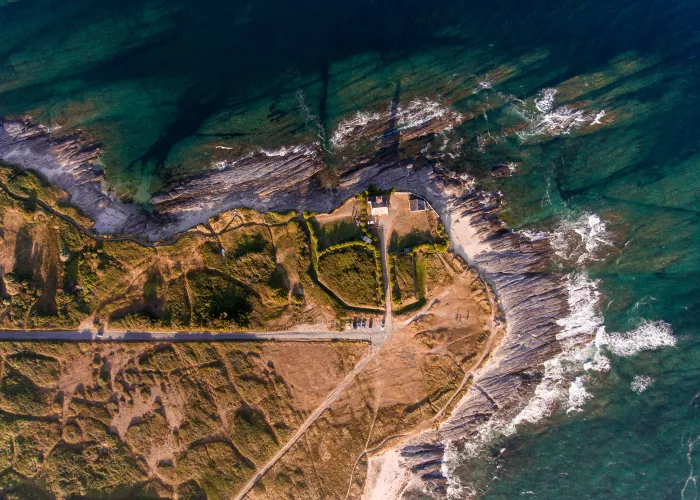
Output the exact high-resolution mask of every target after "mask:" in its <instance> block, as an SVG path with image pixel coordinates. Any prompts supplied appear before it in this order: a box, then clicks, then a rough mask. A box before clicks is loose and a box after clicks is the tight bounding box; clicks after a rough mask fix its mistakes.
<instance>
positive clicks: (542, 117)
mask: <svg viewBox="0 0 700 500" xmlns="http://www.w3.org/2000/svg"><path fill="white" fill-rule="evenodd" d="M556 94H557V89H556V88H546V89H542V90H540V91H539V92H538V93H537V96H536V97H535V99H534V104H535V106H534V107H535V109H534V110H533V109H532V108H531V107H528V105H527V103H525V105H521V106H517V107H516V108H515V109H516V112H517V113H518V114H519V115H520V116H522V117H523V118H525V120H526V121H527V122H528V126H527V127H526V128H525V129H523V130H520V131H518V132H516V134H517V135H518V137H520V139H521V140H527V139H529V138H531V137H534V136H541V135H547V136H550V137H556V136H559V135H567V134H570V133H571V132H572V131H574V130H576V129H579V128H582V127H586V126H595V125H602V124H603V122H602V121H601V119H602V118H603V117H604V116H605V110H601V111H598V112H594V111H589V110H586V109H581V108H580V107H575V106H571V105H562V106H559V107H556V106H555V96H556Z"/></svg>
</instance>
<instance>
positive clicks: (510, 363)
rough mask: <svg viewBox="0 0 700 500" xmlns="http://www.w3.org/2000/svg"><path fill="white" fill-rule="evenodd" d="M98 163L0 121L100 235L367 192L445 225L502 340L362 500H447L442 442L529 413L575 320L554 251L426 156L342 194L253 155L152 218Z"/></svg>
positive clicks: (80, 148)
mask: <svg viewBox="0 0 700 500" xmlns="http://www.w3.org/2000/svg"><path fill="white" fill-rule="evenodd" d="M100 153H101V151H100V149H99V148H98V147H96V146H90V145H82V144H81V142H80V140H79V138H75V137H64V138H61V139H56V138H53V137H52V136H51V135H50V134H49V133H48V132H47V131H46V130H44V129H43V128H41V127H39V126H37V125H33V124H31V123H29V122H18V121H0V160H2V161H4V162H7V163H10V164H14V165H17V166H18V167H20V168H23V169H27V170H33V171H36V172H38V173H40V174H42V175H44V176H45V177H46V178H47V179H48V180H49V182H52V183H54V184H56V185H57V186H58V187H60V188H61V189H63V190H65V191H66V192H68V193H69V195H70V196H71V201H72V203H74V204H75V205H77V206H78V207H79V208H80V209H81V210H82V211H83V213H85V214H86V215H87V216H88V217H90V218H91V219H92V220H93V221H94V222H95V225H94V227H93V230H95V231H96V232H98V233H112V234H125V233H128V234H131V235H134V236H138V237H142V238H146V239H149V240H151V241H156V240H160V239H164V238H167V237H169V236H172V235H174V234H177V233H179V232H182V231H185V230H187V229H190V228H192V227H194V226H196V225H198V224H200V223H202V222H205V221H206V220H207V219H208V218H210V217H211V216H213V215H216V214H218V213H220V212H223V211H226V210H229V209H232V208H253V209H257V210H261V211H283V210H288V209H297V210H300V209H308V210H313V211H319V212H321V211H323V212H326V211H330V210H332V209H333V208H335V207H337V206H339V205H340V204H341V203H342V201H343V200H345V199H346V198H348V197H349V196H352V195H354V194H355V193H357V192H358V191H362V190H364V189H366V188H367V187H368V186H369V185H370V184H375V185H377V186H378V187H380V188H396V189H397V190H402V191H410V192H413V193H415V194H418V195H420V196H423V197H424V198H425V199H427V200H428V201H429V202H430V203H431V204H432V205H433V207H434V208H435V209H436V211H437V212H438V213H439V214H440V215H441V216H442V217H443V219H444V221H445V226H446V228H447V231H448V233H449V234H450V239H451V242H452V247H453V249H454V250H455V252H456V253H457V254H459V255H460V256H462V257H463V258H465V260H466V261H467V262H468V263H469V264H470V265H471V266H473V267H475V268H476V269H477V270H478V271H479V273H480V274H481V275H482V276H483V277H484V278H485V279H486V280H487V281H488V283H489V284H490V286H491V287H492V289H493V291H494V293H495V294H496V296H497V298H498V301H499V304H500V306H501V308H502V310H503V313H504V316H505V322H506V333H505V335H504V337H503V338H502V339H501V341H500V344H499V345H498V346H497V347H496V348H495V349H494V351H493V352H492V353H491V356H490V358H489V361H488V362H487V363H485V364H484V366H482V367H481V368H480V369H478V370H477V372H476V373H475V374H474V375H473V383H472V385H471V387H470V388H469V389H468V390H467V391H466V393H465V394H464V396H462V398H461V400H460V401H459V402H458V404H457V405H456V407H455V408H454V410H453V411H452V414H451V415H450V417H449V418H448V419H447V420H446V421H444V422H443V423H442V425H441V426H440V429H439V431H436V430H431V431H426V432H423V433H422V434H420V435H418V436H416V437H413V438H409V439H408V440H407V441H404V442H401V443H399V444H396V445H394V446H393V447H392V448H390V449H388V450H386V451H384V452H382V455H379V456H378V457H371V458H370V462H369V474H368V479H367V481H366V484H365V493H364V496H367V497H375V498H380V497H381V498H392V497H397V496H400V495H401V494H402V493H403V491H405V490H406V488H409V487H410V488H417V489H420V490H423V491H428V492H430V493H431V494H434V495H437V496H444V495H446V494H447V488H448V478H447V477H446V474H445V472H444V470H443V464H444V461H445V449H446V445H445V443H447V442H450V441H456V440H460V439H465V438H469V437H473V436H474V435H475V434H477V433H478V432H479V429H480V428H482V426H484V425H486V423H487V422H489V421H490V420H492V419H495V418H497V417H498V418H500V417H501V416H504V415H513V414H514V413H516V412H517V411H518V410H519V409H521V408H522V407H524V405H525V404H526V403H527V402H528V401H529V399H530V398H531V397H532V395H533V394H534V391H535V387H536V386H537V383H538V378H537V376H535V375H533V372H536V371H537V370H536V368H537V367H538V366H539V365H541V364H542V363H543V362H545V361H546V360H548V359H551V358H552V357H554V356H556V355H557V354H558V353H559V352H561V346H560V344H559V342H558V341H557V334H558V333H560V332H561V330H562V327H561V326H560V325H559V324H558V323H557V321H558V320H561V319H563V318H566V317H567V316H568V315H569V313H570V310H569V304H568V302H567V298H568V294H567V290H566V283H565V279H564V277H563V276H560V275H555V274H551V273H549V272H546V271H547V270H548V269H550V267H551V266H550V264H551V256H552V249H551V247H550V245H549V242H548V241H547V240H546V239H542V240H538V241H531V240H530V239H529V238H527V237H524V236H521V235H519V234H517V233H514V232H511V231H509V230H507V229H506V228H505V227H504V225H503V223H502V222H501V221H500V219H499V217H498V215H497V212H498V209H499V206H500V201H499V199H498V197H497V196H495V195H492V194H490V193H486V192H484V191H480V190H475V189H473V187H472V185H471V183H470V182H469V179H466V178H461V177H460V176H458V175H456V174H453V173H451V172H448V171H446V170H444V169H442V168H441V167H440V166H439V165H436V164H434V162H431V161H430V160H428V159H427V158H425V157H418V158H416V159H415V160H414V161H413V162H412V163H411V164H407V163H399V162H398V161H397V160H396V158H395V157H393V155H387V156H381V155H378V156H372V157H369V158H358V159H356V160H354V161H352V162H349V163H348V165H347V167H346V168H344V169H343V170H342V171H340V172H338V184H337V188H336V189H335V190H334V191H332V192H328V191H324V190H323V189H322V188H321V186H320V184H319V182H318V180H317V178H316V174H317V173H318V172H320V171H321V170H322V169H323V168H324V164H323V161H322V156H321V155H320V153H318V152H317V151H316V150H315V149H314V148H313V147H309V148H294V149H293V150H290V151H284V152H280V154H278V155H270V154H264V153H260V154H254V155H251V156H248V157H246V158H244V159H242V160H241V161H240V162H234V163H233V164H231V165H230V166H229V167H226V168H224V169H222V170H218V169H217V170H212V171H211V172H209V173H207V174H205V175H203V176H198V177H195V178H192V179H189V180H187V181H185V182H184V183H183V184H181V185H180V186H178V187H177V188H175V189H173V190H171V191H170V192H168V193H165V194H162V195H159V196H156V197H154V199H153V204H154V207H155V211H154V213H153V214H149V213H147V212H145V211H143V210H141V209H139V208H137V207H135V206H132V205H128V204H125V203H122V202H120V201H118V200H115V199H113V198H112V197H110V195H108V194H107V192H106V186H105V183H104V179H103V177H102V172H101V170H100V169H97V168H95V165H94V163H93V162H94V161H95V160H96V158H97V157H98V156H99V154H100ZM382 456H384V457H393V461H392V464H394V465H395V466H396V467H398V468H399V469H398V470H397V471H396V472H397V474H396V478H395V480H394V481H392V482H390V483H391V484H389V483H377V482H374V483H373V479H376V470H373V469H376V467H377V466H378V465H379V464H380V463H381V457H382ZM385 465H387V464H385ZM385 470H386V468H385ZM373 474H374V478H373Z"/></svg>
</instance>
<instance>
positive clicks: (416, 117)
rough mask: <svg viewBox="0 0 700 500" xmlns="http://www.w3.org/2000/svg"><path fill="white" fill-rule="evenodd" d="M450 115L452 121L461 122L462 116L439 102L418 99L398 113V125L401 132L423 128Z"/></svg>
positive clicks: (399, 109)
mask: <svg viewBox="0 0 700 500" xmlns="http://www.w3.org/2000/svg"><path fill="white" fill-rule="evenodd" d="M446 115H449V117H450V118H451V119H452V120H451V121H454V122H460V121H461V120H462V115H460V114H459V113H455V112H454V111H451V110H450V109H449V108H447V107H445V106H442V105H441V104H440V103H439V102H437V101H432V100H430V99H426V98H422V99H421V98H416V99H413V100H412V101H410V102H409V103H408V104H406V105H405V106H403V105H402V106H399V107H398V109H397V111H396V125H397V128H398V129H399V130H407V129H411V128H418V127H422V126H423V125H425V124H427V123H428V122H431V121H433V120H435V119H437V118H441V117H443V116H446Z"/></svg>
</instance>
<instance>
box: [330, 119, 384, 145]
mask: <svg viewBox="0 0 700 500" xmlns="http://www.w3.org/2000/svg"><path fill="white" fill-rule="evenodd" d="M381 119H382V115H381V114H379V113H375V112H364V111H358V112H357V113H355V114H354V115H353V116H351V117H350V118H347V119H346V120H343V121H342V122H340V124H338V126H337V127H336V128H335V131H334V132H333V135H332V136H331V145H332V146H333V147H334V148H341V147H342V146H344V145H345V143H346V140H347V139H348V138H349V137H350V138H351V140H352V139H353V138H354V137H355V136H358V135H362V133H363V132H364V131H365V128H366V127H367V125H369V124H370V123H374V122H377V121H380V120H381Z"/></svg>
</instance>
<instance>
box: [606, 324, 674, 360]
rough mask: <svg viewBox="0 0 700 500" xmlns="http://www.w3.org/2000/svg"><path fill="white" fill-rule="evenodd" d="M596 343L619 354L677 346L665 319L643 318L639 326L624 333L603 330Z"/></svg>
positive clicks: (626, 355) (628, 354) (627, 354)
mask: <svg viewBox="0 0 700 500" xmlns="http://www.w3.org/2000/svg"><path fill="white" fill-rule="evenodd" d="M596 345H597V346H598V347H601V346H605V347H606V348H607V350H609V351H610V352H611V353H613V354H616V355H617V356H623V357H629V356H634V355H635V354H638V353H640V352H642V351H651V350H655V349H659V348H661V347H667V346H675V345H676V337H674V336H673V330H672V329H671V325H669V324H668V323H666V322H665V321H647V320H642V322H641V324H640V325H639V327H638V328H636V329H634V330H632V331H630V332H623V333H607V332H606V331H605V330H602V331H601V332H599V333H598V335H597V336H596Z"/></svg>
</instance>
